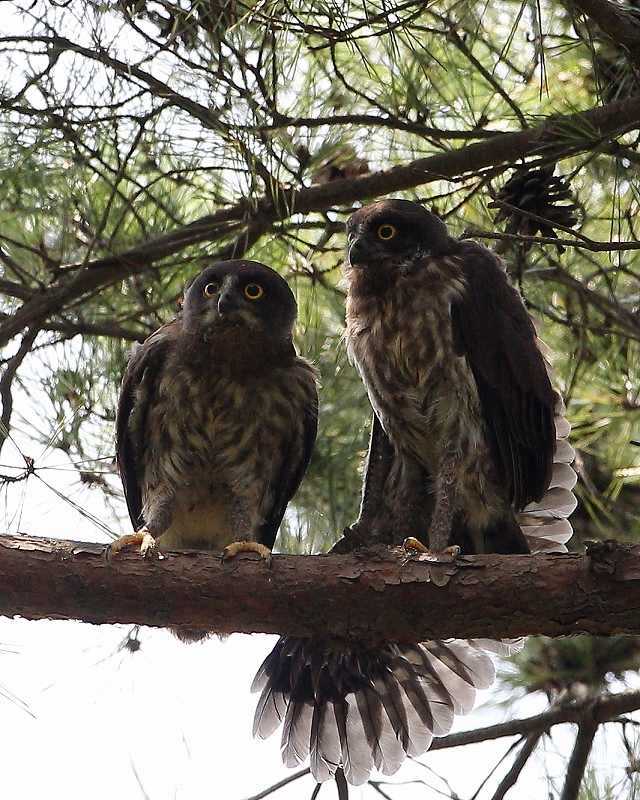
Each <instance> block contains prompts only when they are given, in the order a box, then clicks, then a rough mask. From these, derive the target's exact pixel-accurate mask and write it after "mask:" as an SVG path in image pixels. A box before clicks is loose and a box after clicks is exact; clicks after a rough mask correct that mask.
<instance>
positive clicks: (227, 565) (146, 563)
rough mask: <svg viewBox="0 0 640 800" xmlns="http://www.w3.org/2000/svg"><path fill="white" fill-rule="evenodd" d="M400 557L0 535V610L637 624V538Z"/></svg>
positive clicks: (151, 616)
mask: <svg viewBox="0 0 640 800" xmlns="http://www.w3.org/2000/svg"><path fill="white" fill-rule="evenodd" d="M405 562H406V557H405V556H404V554H403V553H402V552H401V551H394V552H389V551H388V550H386V549H384V548H378V549H372V550H367V551H360V552H358V553H354V554H351V555H347V556H338V555H326V556H289V555H276V556H274V558H273V563H272V565H271V567H270V568H269V567H267V565H266V564H265V563H264V561H262V560H260V559H257V560H254V559H253V558H252V557H248V558H245V557H240V558H234V559H233V560H231V561H227V562H224V563H222V562H221V561H220V559H219V558H217V557H215V556H212V555H210V554H206V553H195V552H189V553H167V554H165V556H164V558H161V559H155V558H152V559H147V560H143V559H142V558H141V557H140V556H139V555H138V554H137V553H120V554H118V556H117V557H115V558H112V559H111V560H110V561H107V560H106V558H105V548H104V546H102V545H98V544H85V543H80V542H69V541H61V540H55V539H39V538H32V537H11V536H2V537H0V613H1V614H4V615H14V614H18V615H21V616H23V617H26V618H27V619H40V618H45V617H48V618H56V619H67V618H69V619H80V620H84V621H86V622H92V623H96V624H100V623H118V622H119V623H136V624H141V625H152V626H168V625H191V626H195V627H197V628H202V629H207V630H215V631H217V632H220V633H230V632H232V631H241V632H245V633H252V632H263V633H280V634H291V635H297V636H308V635H312V634H323V635H329V636H335V637H349V638H357V639H360V640H362V641H364V642H370V643H371V642H377V641H400V642H402V641H404V642H406V641H416V640H418V641H419V640H422V639H433V638H439V639H444V638H448V637H452V636H456V637H464V638H471V637H485V636H489V637H493V638H507V637H515V636H522V635H526V634H547V635H551V636H556V635H561V634H571V633H580V632H587V633H592V634H598V635H606V634H612V633H630V634H640V594H638V584H637V583H636V580H639V579H640V545H633V544H617V543H605V544H603V545H597V546H593V547H592V548H591V549H590V550H589V552H588V553H587V554H586V555H581V554H564V555H556V554H539V555H535V556H493V555H492V556H473V557H470V556H465V557H460V558H457V559H455V560H453V559H448V560H447V561H443V562H439V563H434V562H432V561H425V560H410V561H408V562H406V563H405Z"/></svg>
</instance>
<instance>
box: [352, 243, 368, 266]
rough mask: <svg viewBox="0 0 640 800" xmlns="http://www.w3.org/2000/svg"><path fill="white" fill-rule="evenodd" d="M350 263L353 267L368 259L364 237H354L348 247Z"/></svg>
mask: <svg viewBox="0 0 640 800" xmlns="http://www.w3.org/2000/svg"><path fill="white" fill-rule="evenodd" d="M348 254H349V263H350V264H351V266H352V267H354V266H355V265H356V264H363V263H365V262H366V260H367V246H366V245H365V244H364V242H363V241H362V239H354V240H353V242H352V243H351V244H349V248H348Z"/></svg>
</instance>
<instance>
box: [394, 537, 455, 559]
mask: <svg viewBox="0 0 640 800" xmlns="http://www.w3.org/2000/svg"><path fill="white" fill-rule="evenodd" d="M402 546H403V547H404V551H405V553H406V554H407V555H409V551H410V550H414V551H416V552H418V553H425V554H426V555H428V556H433V557H434V558H437V557H438V556H453V557H454V558H455V557H456V556H459V555H460V548H459V547H458V545H457V544H452V545H450V546H449V547H445V548H444V550H443V551H442V552H441V553H433V552H432V551H431V550H429V548H428V547H425V546H424V545H423V544H422V542H421V541H419V540H418V539H416V538H415V537H414V536H407V538H406V539H405V540H404V542H403V543H402Z"/></svg>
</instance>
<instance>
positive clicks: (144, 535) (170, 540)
mask: <svg viewBox="0 0 640 800" xmlns="http://www.w3.org/2000/svg"><path fill="white" fill-rule="evenodd" d="M295 317H296V302H295V299H294V297H293V293H292V292H291V289H290V288H289V287H288V285H287V283H286V281H285V280H284V279H283V278H282V277H280V275H278V273H277V272H275V271H274V270H272V269H270V268H269V267H266V266H265V265H264V264H259V263H257V262H255V261H222V262H220V263H217V264H214V265H213V266H211V267H208V268H207V269H205V270H204V271H203V272H202V273H201V274H200V275H198V277H197V278H196V279H195V281H194V282H193V283H192V284H191V286H190V287H189V289H188V290H187V293H186V295H185V300H184V305H183V308H182V311H181V312H180V313H179V314H178V315H177V316H176V317H175V318H174V319H173V320H171V321H170V322H168V323H167V324H166V325H163V326H162V327H161V328H160V329H159V330H157V331H156V332H155V333H153V334H152V335H151V336H150V337H149V338H148V339H147V340H146V341H145V342H144V344H143V345H141V347H140V348H139V349H138V350H137V351H136V352H135V354H134V355H133V357H132V358H131V360H130V362H129V364H128V366H127V369H126V372H125V375H124V379H123V382H122V388H121V392H120V401H119V405H118V415H117V421H116V451H117V461H118V468H119V470H120V475H121V477H122V481H123V484H124V490H125V497H126V501H127V507H128V509H129V515H130V517H131V521H132V523H133V526H134V529H135V531H136V532H135V534H133V535H132V536H128V537H123V538H122V539H121V540H119V541H118V542H116V543H115V545H114V547H115V549H116V550H118V549H120V547H122V546H125V545H129V544H140V546H141V551H142V552H145V551H146V550H147V549H148V548H149V547H153V545H154V542H155V539H160V545H161V546H162V547H163V548H164V549H172V548H173V549H176V548H177V549H184V548H190V549H199V550H214V551H219V550H223V549H225V548H227V552H228V553H229V554H232V553H235V552H237V551H238V550H257V551H258V552H260V553H261V554H262V555H263V556H265V557H268V552H269V550H270V549H271V547H272V546H273V543H274V540H275V538H276V534H277V532H278V527H279V525H280V522H281V521H282V517H283V516H284V512H285V509H286V507H287V503H288V502H289V500H290V499H291V498H292V497H293V495H294V493H295V491H296V489H297V488H298V485H299V483H300V481H301V480H302V476H303V475H304V473H305V470H306V468H307V465H308V463H309V459H310V457H311V451H312V449H313V444H314V441H315V436H316V424H317V407H318V398H317V386H316V378H315V373H314V371H313V369H312V367H311V366H310V365H309V364H308V363H307V362H306V361H305V360H304V359H302V358H300V357H299V356H298V355H297V354H296V351H295V348H294V346H293V342H292V338H291V337H292V330H293V325H294V322H295ZM229 546H231V549H229Z"/></svg>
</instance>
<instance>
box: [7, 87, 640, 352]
mask: <svg viewBox="0 0 640 800" xmlns="http://www.w3.org/2000/svg"><path fill="white" fill-rule="evenodd" d="M638 128H640V96H635V97H632V98H628V99H625V100H622V101H617V102H613V103H609V104H608V105H605V106H602V107H597V108H593V109H590V110H588V111H584V112H580V113H578V114H568V115H556V116H553V117H550V118H548V119H547V120H546V121H545V122H543V123H542V124H541V125H538V126H536V127H532V128H525V129H524V130H520V131H515V132H511V133H503V134H499V135H497V136H495V137H493V138H491V139H488V140H484V141H480V142H476V143H473V144H469V145H466V146H464V147H460V148H458V149H455V150H450V151H446V152H444V153H438V154H436V155H433V156H429V157H428V158H423V159H419V160H417V161H413V162H411V163H409V164H403V165H400V166H397V167H393V168H392V169H389V170H382V171H379V172H372V173H368V174H366V175H362V176H358V177H353V178H341V179H338V180H334V181H329V182H327V183H322V184H313V185H311V186H308V187H303V188H301V189H297V190H295V189H284V188H281V189H280V190H279V192H276V193H275V194H274V193H272V194H270V196H269V197H267V196H264V197H262V198H258V199H257V200H256V202H255V204H254V205H253V206H252V205H250V204H249V203H248V202H247V201H245V200H243V201H241V202H239V203H238V204H236V205H234V206H229V207H226V208H222V209H219V210H218V211H216V212H214V213H213V214H210V215H208V216H206V217H202V218H200V219H198V220H195V221H194V222H193V223H190V224H189V225H185V226H183V227H182V228H178V229H176V230H174V231H172V232H170V233H168V234H165V235H163V236H158V237H156V238H155V239H152V240H150V241H148V242H145V243H144V244H141V245H140V246H139V247H136V248H134V249H132V250H129V251H127V252H125V253H122V254H119V255H116V256H109V257H107V258H102V259H98V260H95V261H90V262H87V263H86V264H83V265H76V267H73V268H67V269H64V270H63V272H62V276H61V277H60V278H59V279H58V280H57V281H55V282H54V283H52V284H51V285H50V286H49V287H47V288H46V290H45V291H41V290H40V289H38V291H37V292H34V294H33V296H32V298H31V299H30V300H27V301H25V303H24V304H23V305H22V307H21V308H20V309H18V310H17V311H16V312H15V313H14V314H12V315H10V316H7V317H6V318H4V319H2V320H1V321H0V346H2V345H3V344H5V343H6V342H8V341H9V340H10V339H12V338H13V337H14V336H15V335H16V334H18V333H19V332H20V331H21V330H23V329H24V328H25V327H28V326H30V325H40V324H41V323H42V321H43V320H45V319H47V318H51V317H52V316H53V315H55V314H57V313H60V311H61V310H62V309H63V308H65V306H66V305H67V304H69V303H71V302H76V301H78V300H80V299H81V298H82V297H85V296H87V295H88V294H90V293H91V292H95V291H96V290H97V289H100V288H103V287H106V286H110V285H113V284H115V283H117V282H118V281H121V280H123V279H124V278H126V277H128V276H130V275H134V274H137V273H140V272H143V271H144V270H146V269H148V268H149V266H150V265H152V264H154V263H155V262H157V261H159V260H161V259H163V258H166V257H167V256H170V255H173V254H175V253H178V252H181V251H182V250H184V249H185V248H186V247H188V246H190V245H193V244H197V243H199V242H205V241H208V242H216V241H221V240H222V239H225V240H226V238H228V236H229V233H230V232H235V230H236V229H238V230H239V232H240V235H239V237H238V238H237V239H236V242H234V244H233V252H232V253H230V252H229V248H226V249H225V250H223V251H222V255H223V256H224V257H226V258H229V257H236V258H240V257H242V255H243V252H244V250H243V247H244V246H245V245H246V244H249V245H250V244H252V243H254V242H255V241H257V239H258V238H259V237H260V236H261V235H262V234H264V233H266V232H268V231H269V230H271V229H272V226H273V224H274V223H276V222H278V221H281V220H285V219H288V218H289V217H290V216H292V215H293V214H296V213H297V214H306V213H310V212H323V211H326V210H328V209H330V208H335V207H336V206H349V205H350V204H352V203H354V202H356V201H361V200H364V199H367V198H374V197H379V196H381V195H384V194H389V193H393V192H399V191H404V190H406V189H412V188H415V187H417V186H421V185H425V184H428V183H430V182H432V181H437V180H441V179H442V178H458V177H460V176H463V175H466V174H477V173H478V171H479V170H483V169H486V168H488V167H492V166H497V165H501V164H508V163H513V162H515V161H516V160H518V159H520V158H525V157H527V156H533V155H539V154H542V153H544V154H545V155H546V156H548V157H560V156H561V155H569V154H573V153H578V152H583V151H585V150H593V149H595V148H597V147H598V146H599V145H600V143H601V142H602V141H606V140H611V139H612V138H615V137H617V136H619V135H621V134H622V133H624V132H627V131H630V130H637V129H638ZM240 229H242V230H240ZM244 249H246V247H244Z"/></svg>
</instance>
